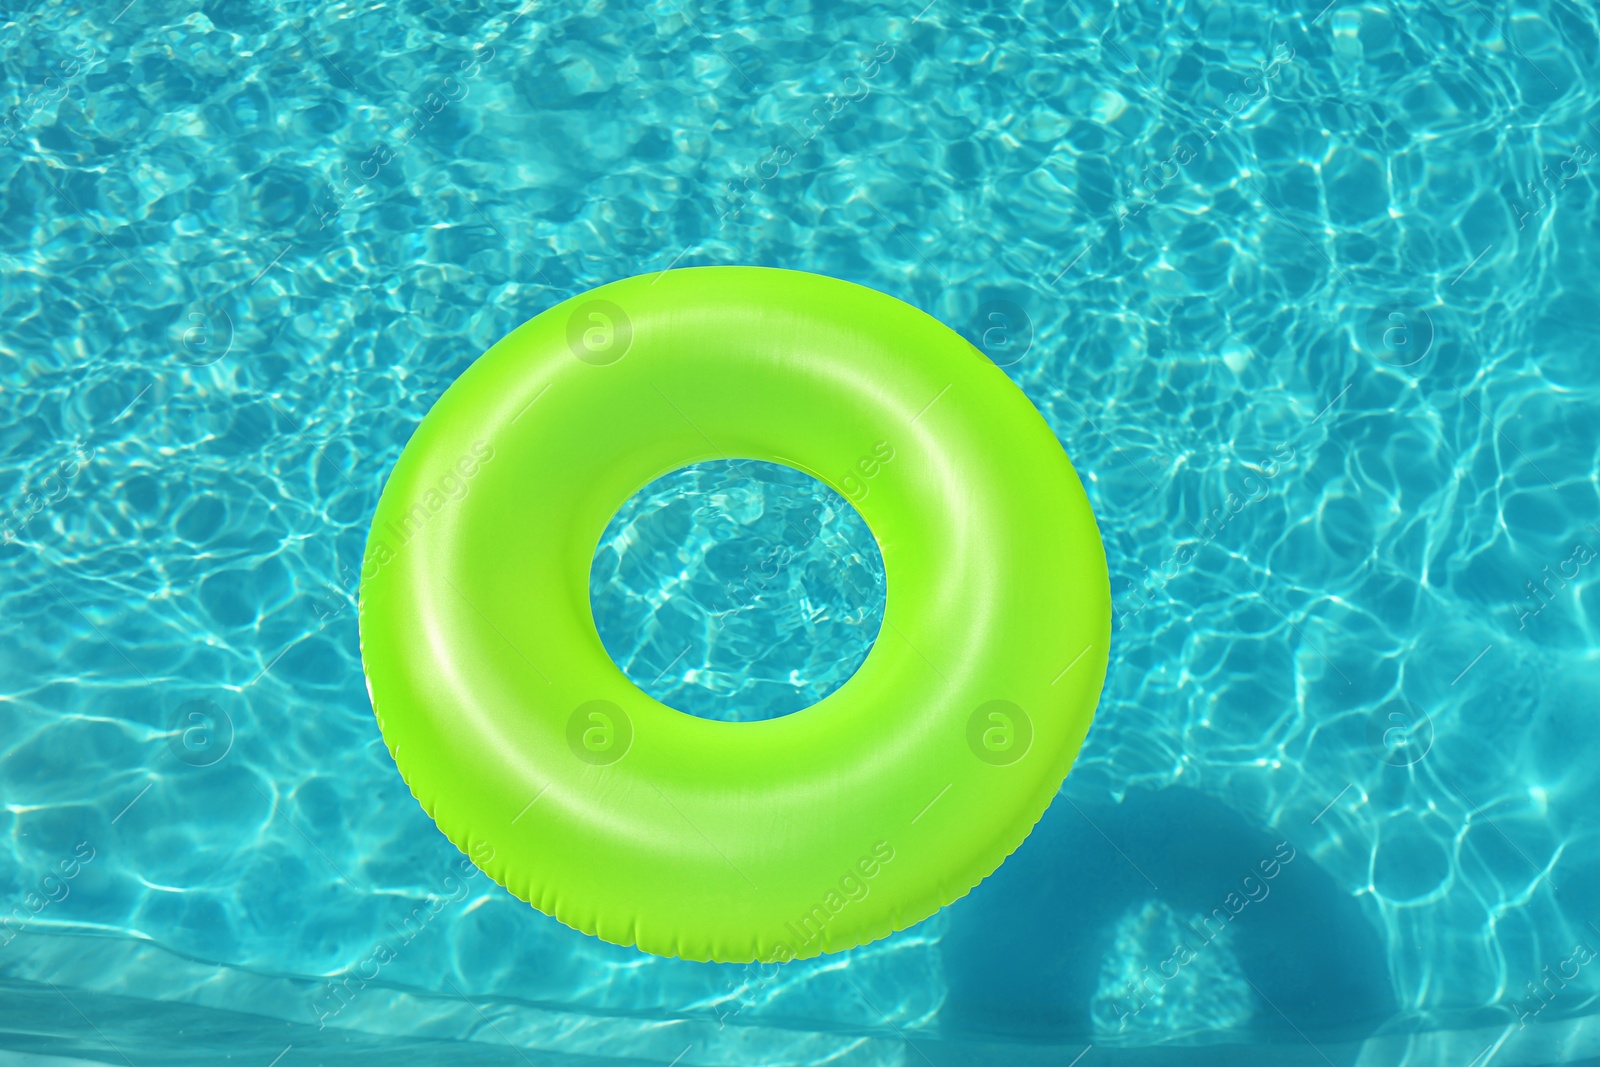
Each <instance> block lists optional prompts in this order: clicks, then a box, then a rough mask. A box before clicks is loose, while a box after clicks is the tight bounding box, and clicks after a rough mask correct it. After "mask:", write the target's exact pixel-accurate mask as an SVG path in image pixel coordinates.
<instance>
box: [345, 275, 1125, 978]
mask: <svg viewBox="0 0 1600 1067" xmlns="http://www.w3.org/2000/svg"><path fill="white" fill-rule="evenodd" d="M726 458H734V459H741V458H742V459H759V460H768V461H771V462H775V463H782V464H787V465H788V466H790V467H795V468H798V469H799V470H802V471H804V472H806V473H807V474H810V475H812V476H813V477H815V478H818V479H820V480H821V481H823V482H825V483H827V484H828V485H831V486H832V487H833V488H835V489H836V490H838V491H840V492H841V493H843V494H845V495H846V496H847V497H849V499H850V500H851V501H852V502H853V503H854V504H855V506H856V508H857V509H858V510H859V512H860V513H861V515H862V517H863V518H864V519H865V520H866V522H867V524H868V526H869V527H870V528H871V529H872V531H873V534H874V535H875V536H876V538H877V540H878V544H879V547H880V548H881V550H882V553H883V562H884V568H885V572H886V582H887V603H886V609H885V616H884V621H883V626H882V630H881V632H880V634H879V635H878V639H877V642H876V644H874V645H873V647H872V650H871V652H870V653H869V654H868V656H867V658H866V660H865V662H864V663H863V664H862V665H861V668H860V670H858V671H857V672H856V674H855V676H854V677H852V678H851V679H850V680H849V681H848V682H846V683H845V684H844V685H843V686H842V687H841V688H840V689H839V690H838V691H836V692H834V693H833V694H832V695H830V696H828V697H827V698H826V699H824V700H822V701H821V702H819V703H817V704H816V705H814V706H813V707H810V708H807V709H805V710H803V711H800V712H798V713H796V714H793V715H788V716H784V717H782V718H777V719H769V720H766V721H763V722H743V723H740V722H716V721H712V720H708V719H701V718H696V717H694V716H690V715H686V714H683V713H681V712H678V711H674V710H673V709H671V708H668V707H666V706H665V705H663V704H660V703H658V702H657V701H655V700H653V699H652V698H650V697H649V696H647V695H646V694H645V693H644V692H642V691H641V690H640V689H638V688H637V687H636V686H634V684H633V683H632V682H630V681H629V680H628V678H627V677H626V676H625V675H624V674H623V673H622V671H621V670H619V669H618V668H617V666H616V665H615V664H614V663H613V662H612V660H611V658H610V657H609V656H608V655H607V654H606V651H605V648H604V647H603V646H602V645H601V643H600V638H599V636H598V634H597V633H596V630H595V625H594V620H593V617H592V615H591V613H590V606H589V584H588V581H589V571H590V567H591V564H592V561H593V558H594V552H595V548H596V545H597V544H598V542H599V539H600V535H601V533H602V532H603V531H604V529H605V527H606V524H607V522H608V521H609V520H610V519H611V517H612V516H613V515H614V514H615V513H616V511H617V509H618V508H619V507H620V506H621V505H622V504H623V503H624V502H625V501H626V500H628V498H629V497H630V496H632V495H633V494H634V493H635V492H637V491H638V490H639V489H640V488H642V487H643V486H645V485H647V484H648V483H650V482H651V481H653V480H654V479H656V478H658V477H660V476H661V475H663V474H666V473H668V472H670V471H673V470H676V469H678V468H681V467H683V466H685V465H687V464H691V463H696V462H701V461H705V460H712V459H726ZM360 620H361V621H360V629H361V656H362V662H363V665H364V667H365V670H366V675H367V687H368V691H369V693H370V694H371V698H372V705H373V709H374V711H375V713H376V715H377V720H378V725H379V728H380V729H381V730H382V733H383V738H384V741H385V742H386V743H387V744H388V747H389V751H390V753H391V754H392V755H393V757H394V760H395V763H396V764H397V765H398V766H399V768H400V772H401V774H402V775H403V776H404V778H405V781H406V783H407V784H408V785H409V786H410V788H411V791H412V793H413V794H414V795H415V796H416V798H417V800H418V801H420V802H421V804H422V806H423V808H424V809H425V810H426V811H427V813H428V814H429V815H430V816H432V817H433V819H434V821H435V822H436V823H437V824H438V826H439V828H440V830H442V831H443V832H444V833H445V835H446V836H447V837H449V839H450V840H451V841H453V842H454V843H455V844H456V846H457V847H459V848H460V849H461V850H462V851H464V852H465V853H466V854H467V855H468V856H469V857H471V858H472V860H473V861H474V862H475V863H477V864H478V866H479V867H481V868H482V869H483V870H484V871H486V872H487V873H488V874H489V875H490V876H491V877H492V878H494V880H495V881H497V882H499V883H500V884H501V885H503V886H505V887H506V888H507V889H508V890H510V891H511V892H512V893H514V894H516V895H517V896H518V897H520V898H521V899H523V900H525V901H527V902H528V903H530V904H532V905H533V906H534V907H536V908H538V909H539V910H540V911H543V912H545V913H546V914H548V915H552V916H554V917H555V918H556V919H558V920H560V921H561V922H563V923H565V924H567V925H568V926H572V927H574V928H576V929H578V930H581V931H583V932H585V933H589V934H594V935H596V936H598V937H600V938H602V939H604V940H606V941H610V942H612V943H614V944H618V945H637V946H638V947H639V948H641V949H643V950H645V951H647V952H653V953H658V954H661V955H670V956H680V957H684V958H687V959H693V960H717V961H722V962H748V961H752V960H761V961H763V962H785V961H787V960H790V959H796V958H805V957H808V956H815V955H818V954H820V953H822V952H834V951H839V950H842V949H847V948H850V947H853V946H855V945H860V944H863V943H865V942H868V941H871V940H874V939H876V938H880V937H884V936H886V935H888V934H890V933H892V932H894V931H896V930H900V929H904V928H905V927H907V926H910V925H911V924H913V923H915V922H918V921H919V920H921V919H924V918H926V917H927V916H929V915H931V914H933V912H935V911H936V910H938V909H939V908H940V907H941V906H943V905H945V904H948V903H950V902H951V901H953V900H956V899H957V898H959V897H961V896H963V895H964V894H966V893H967V892H968V891H969V890H971V889H972V887H973V886H975V885H976V884H977V883H978V882H979V881H981V880H982V879H983V878H985V877H986V876H987V875H989V874H990V873H991V872H992V871H994V869H995V868H996V867H998V866H999V865H1000V863H1001V862H1002V861H1003V860H1004V859H1005V858H1006V857H1007V856H1008V855H1010V854H1011V852H1012V851H1014V850H1015V849H1016V848H1017V846H1018V845H1020V844H1021V843H1022V841H1023V839H1024V838H1026V837H1027V835H1028V833H1029V832H1030V830H1031V829H1032V828H1033V826H1034V824H1035V823H1036V822H1037V821H1038V819H1039V817H1040V816H1041V815H1042V814H1043V813H1044V811H1045V808H1046V807H1048V806H1049V804H1050V801H1051V799H1052V798H1053V797H1054V796H1055V795H1056V792H1057V790H1058V789H1059V788H1060V786H1061V782H1062V779H1063V778H1064V777H1065V776H1066V773H1067V770H1068V769H1069V768H1070V766H1071V765H1072V761H1073V759H1074V757H1075V756H1076V755H1077V752H1078V748H1079V746H1080V745H1081V744H1082V742H1083V739H1084V735H1085V734H1086V733H1087V731H1088V729H1089V722H1090V720H1091V718H1092V717H1093V714H1094V708H1095V704H1096V702H1097V701H1098V699H1099V693H1100V686H1101V683H1102V681H1103V679H1104V675H1105V668H1106V659H1107V655H1108V652H1109V646H1110V629H1111V595H1110V586H1109V581H1108V578H1107V573H1106V563H1105V555H1104V550H1103V548H1102V546H1101V543H1100V536H1099V532H1098V530H1097V529H1096V526H1095V521H1094V516H1093V514H1092V513H1091V512H1090V509H1089V504H1088V500H1087V499H1086V497H1085V496H1084V492H1083V487H1082V486H1081V485H1080V484H1079V482H1078V479H1077V476H1076V475H1075V474H1074V473H1073V470H1072V466H1071V464H1070V463H1069V462H1068V460H1067V457H1066V455H1065V453H1063V451H1062V449H1061V445H1060V444H1059V443H1058V442H1057V440H1056V438H1055V435H1054V434H1053V433H1052V432H1051V431H1050V429H1049V427H1048V426H1047V425H1046V424H1045V421H1044V419H1043V418H1041V417H1040V415H1039V413H1038V412H1037V411H1035V410H1034V408H1033V407H1032V405H1031V404H1029V402H1028V400H1027V399H1026V398H1025V397H1024V396H1023V394H1022V392H1021V391H1020V390H1018V389H1017V388H1016V386H1015V385H1013V384H1012V383H1011V382H1010V380H1009V379H1007V377H1006V375H1005V374H1004V373H1003V372H1002V371H1000V370H999V369H997V368H996V367H995V366H994V364H993V363H992V362H990V361H989V360H988V359H987V358H985V357H984V356H983V355H982V354H981V353H979V352H978V351H977V350H976V349H975V348H973V347H972V346H971V345H970V344H968V343H967V342H966V341H965V340H963V339H962V338H961V337H960V336H959V335H957V334H956V333H954V332H952V331H951V330H949V329H948V328H946V327H945V326H943V325H941V324H940V323H939V322H937V321H935V320H934V319H932V318H930V317H928V316H927V315H925V314H923V313H922V312H920V311H917V310H916V309H914V308H912V307H910V306H908V305H906V304H903V303H901V302H900V301H898V300H895V299H893V298H892V297H889V296H885V295H884V294H882V293H878V292H875V291H873V290H871V289H866V288H863V287H861V286H857V285H852V284H850V283H847V282H843V281H838V280H836V279H832V278H826V277H822V276H820V275H815V274H804V273H799V272H795V271H785V270H772V269H766V268H755V267H704V268H693V269H686V270H674V271H668V272H666V273H663V274H659V275H655V276H652V277H638V278H629V279H627V280H624V281H619V282H615V283H613V284H610V285H606V286H602V287H601V288H598V289H595V290H593V291H591V292H588V293H585V294H583V295H581V296H578V297H574V298H573V299H571V300H568V301H566V302H565V303H563V304H560V305H558V306H556V307H554V308H552V309H550V310H549V311H546V312H545V313H543V314H541V315H539V316H537V317H536V318H534V319H533V320H531V321H530V322H527V323H525V324H524V325H522V326H521V327H519V328H518V329H517V330H515V331H514V332H513V333H511V335H510V336H508V337H506V338H505V339H504V340H502V341H500V342H499V343H498V344H496V345H495V346H494V347H493V348H491V349H490V350H489V351H488V352H487V353H486V354H485V355H484V356H483V357H482V358H481V359H479V360H478V361H477V362H476V363H474V364H473V365H472V367H470V368H469V369H468V370H467V371H466V373H464V374H463V375H462V376H461V378H460V379H459V380H458V381H456V382H455V384H454V385H452V386H451V387H450V388H449V390H447V391H446V392H445V394H444V395H443V396H442V397H441V398H440V399H439V401H438V403H437V404H435V405H434V407H433V410H432V411H431V412H429V414H428V415H427V417H426V418H425V419H423V420H422V423H421V425H420V426H418V428H417V430H416V433H415V435H414V436H413V437H412V439H411V441H410V443H409V444H407V446H406V448H405V451H404V453H403V454H402V455H401V457H400V460H399V462H398V463H397V464H396V465H395V468H394V471H393V473H392V474H391V475H390V477H389V481H388V484H387V485H386V486H385V488H384V490H383V496H382V499H381V500H380V501H379V503H378V508H377V513H376V515H375V517H374V519H373V525H372V531H371V534H370V536H369V539H368V542H367V551H366V556H365V559H364V563H363V568H362V581H361V597H360Z"/></svg>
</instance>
